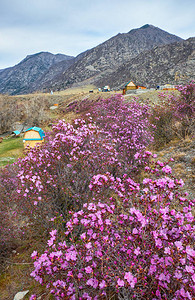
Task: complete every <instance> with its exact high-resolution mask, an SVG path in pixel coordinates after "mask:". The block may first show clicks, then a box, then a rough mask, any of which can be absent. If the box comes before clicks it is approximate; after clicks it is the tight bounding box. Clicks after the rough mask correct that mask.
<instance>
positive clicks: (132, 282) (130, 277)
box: [124, 272, 137, 288]
mask: <svg viewBox="0 0 195 300" xmlns="http://www.w3.org/2000/svg"><path fill="white" fill-rule="evenodd" d="M124 279H126V280H127V281H128V283H129V284H130V286H131V287H132V288H134V286H135V284H136V282H137V278H136V277H134V276H133V275H132V273H131V272H126V273H125V276H124Z"/></svg>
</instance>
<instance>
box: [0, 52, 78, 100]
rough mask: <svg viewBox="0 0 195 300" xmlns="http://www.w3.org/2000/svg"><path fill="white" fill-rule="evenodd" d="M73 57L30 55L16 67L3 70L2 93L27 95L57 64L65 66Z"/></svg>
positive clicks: (0, 74) (0, 73) (0, 91)
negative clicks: (35, 83)
mask: <svg viewBox="0 0 195 300" xmlns="http://www.w3.org/2000/svg"><path fill="white" fill-rule="evenodd" d="M72 58H73V57H71V56H67V55H63V54H56V55H54V54H52V53H49V52H40V53H36V54H33V55H28V56H27V57H26V58H25V59H23V60H22V61H21V62H20V63H19V64H17V65H16V66H14V67H11V68H7V69H4V70H1V72H0V93H8V94H10V95H14V94H22V93H27V92H29V91H30V89H31V85H32V83H34V82H36V81H39V80H40V78H41V77H42V75H43V74H45V73H46V72H47V71H48V69H49V68H50V67H51V66H52V65H53V64H55V63H59V62H62V61H63V64H64V65H65V64H66V62H67V64H69V61H71V60H72Z"/></svg>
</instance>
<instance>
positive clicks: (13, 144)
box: [0, 137, 24, 167]
mask: <svg viewBox="0 0 195 300" xmlns="http://www.w3.org/2000/svg"><path fill="white" fill-rule="evenodd" d="M23 149H24V146H23V139H22V138H21V137H18V138H12V137H9V138H7V139H4V140H3V142H2V143H0V167H3V166H6V165H7V164H11V163H13V162H14V161H15V160H16V159H17V158H18V157H19V156H21V155H22V153H23Z"/></svg>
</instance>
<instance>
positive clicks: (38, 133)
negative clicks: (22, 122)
mask: <svg viewBox="0 0 195 300" xmlns="http://www.w3.org/2000/svg"><path fill="white" fill-rule="evenodd" d="M44 137H45V133H44V131H43V129H41V128H39V127H31V128H29V129H27V130H26V131H25V133H24V138H23V143H24V147H25V148H26V147H27V146H29V147H31V148H33V147H34V146H35V145H36V144H41V143H43V142H44Z"/></svg>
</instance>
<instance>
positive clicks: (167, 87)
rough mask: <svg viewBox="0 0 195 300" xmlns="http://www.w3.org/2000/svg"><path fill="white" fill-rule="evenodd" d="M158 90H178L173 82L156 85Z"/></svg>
mask: <svg viewBox="0 0 195 300" xmlns="http://www.w3.org/2000/svg"><path fill="white" fill-rule="evenodd" d="M156 89H157V90H164V91H173V90H176V88H175V85H173V84H168V83H167V84H164V85H158V86H157V87H156Z"/></svg>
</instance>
